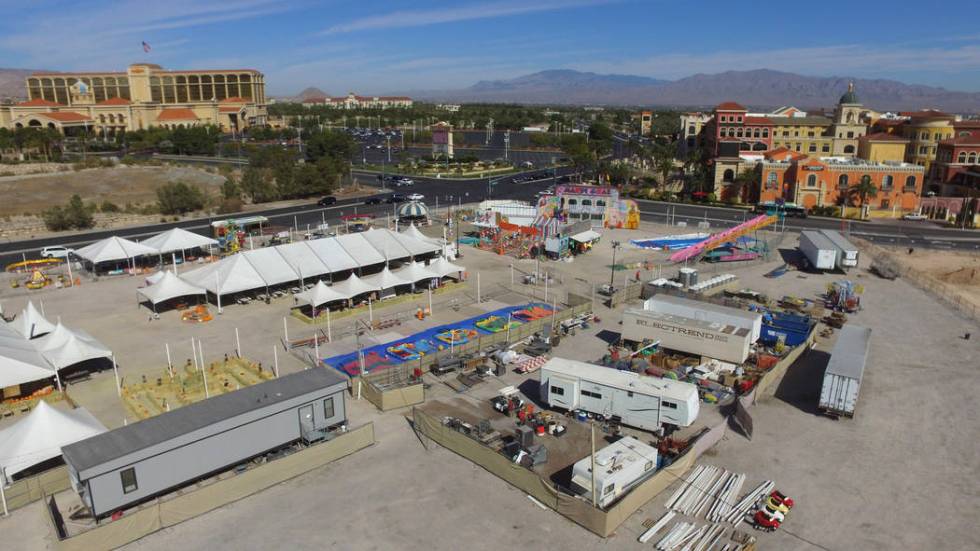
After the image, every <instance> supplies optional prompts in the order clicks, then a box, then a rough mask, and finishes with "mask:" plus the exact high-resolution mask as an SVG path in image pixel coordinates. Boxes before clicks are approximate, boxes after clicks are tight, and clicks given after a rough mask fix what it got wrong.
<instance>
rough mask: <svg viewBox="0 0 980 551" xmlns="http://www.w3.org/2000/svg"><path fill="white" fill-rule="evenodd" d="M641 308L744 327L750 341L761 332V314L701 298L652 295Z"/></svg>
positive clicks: (757, 338)
mask: <svg viewBox="0 0 980 551" xmlns="http://www.w3.org/2000/svg"><path fill="white" fill-rule="evenodd" d="M643 309H644V310H650V311H652V312H662V313H664V314H671V315H674V316H683V317H685V318H691V319H696V320H702V321H711V322H717V323H725V324H728V325H734V326H735V327H744V328H746V329H748V330H750V331H751V332H752V342H755V341H757V340H759V336H760V335H761V334H762V314H759V313H758V312H749V311H748V310H742V309H741V308H731V307H729V306H722V305H720V304H713V303H711V302H704V301H703V300H692V299H689V298H683V297H675V296H673V295H654V296H652V297H650V298H648V299H647V300H646V302H644V303H643Z"/></svg>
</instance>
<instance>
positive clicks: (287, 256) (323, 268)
mask: <svg viewBox="0 0 980 551" xmlns="http://www.w3.org/2000/svg"><path fill="white" fill-rule="evenodd" d="M310 243H312V242H311V241H297V242H296V243H288V244H286V245H279V246H278V247H276V250H277V251H279V254H280V255H282V258H283V259H284V260H285V261H286V262H287V263H288V264H289V266H290V267H291V268H292V269H293V271H294V272H296V274H297V278H298V279H303V280H307V279H311V278H316V277H319V276H322V275H325V274H329V273H330V272H331V270H330V268H329V267H328V266H327V264H325V263H324V261H323V260H322V259H321V258H320V257H319V256H317V254H316V253H315V252H314V251H313V249H312V248H311V247H310ZM299 276H302V277H299Z"/></svg>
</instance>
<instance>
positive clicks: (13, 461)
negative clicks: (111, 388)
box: [0, 400, 108, 484]
mask: <svg viewBox="0 0 980 551" xmlns="http://www.w3.org/2000/svg"><path fill="white" fill-rule="evenodd" d="M106 430H108V429H106V428H105V426H104V425H103V424H102V423H100V422H99V420H98V419H96V418H95V417H93V416H92V414H91V413H89V412H88V410H86V409H84V408H78V409H73V410H69V411H63V410H60V409H57V408H54V407H52V406H49V405H48V403H47V402H45V401H44V400H41V401H39V402H38V403H37V406H35V407H34V410H33V411H31V412H30V413H29V414H28V415H27V416H26V417H24V418H23V419H21V420H20V421H18V422H17V423H16V424H14V425H12V426H10V427H8V428H6V429H4V430H2V431H0V472H5V473H6V475H7V477H8V478H9V477H12V476H13V475H15V474H17V473H19V472H21V471H24V470H26V469H29V468H31V467H33V466H34V465H37V464H39V463H43V462H45V461H47V460H49V459H53V458H55V457H58V456H60V455H61V448H62V446H67V445H68V444H73V443H75V442H78V441H79V440H84V439H86V438H89V437H92V436H95V435H97V434H101V433H103V432H106ZM3 483H4V481H3V480H2V479H0V484H3Z"/></svg>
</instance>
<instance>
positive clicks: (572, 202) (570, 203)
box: [568, 199, 578, 206]
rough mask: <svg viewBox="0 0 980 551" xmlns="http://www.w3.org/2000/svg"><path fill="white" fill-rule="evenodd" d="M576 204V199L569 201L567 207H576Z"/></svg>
mask: <svg viewBox="0 0 980 551" xmlns="http://www.w3.org/2000/svg"><path fill="white" fill-rule="evenodd" d="M577 204H578V199H569V200H568V205H569V206H572V205H577Z"/></svg>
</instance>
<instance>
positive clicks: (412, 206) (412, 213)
mask: <svg viewBox="0 0 980 551" xmlns="http://www.w3.org/2000/svg"><path fill="white" fill-rule="evenodd" d="M397 212H398V217H399V218H428V217H429V208H428V207H426V206H425V204H424V203H420V202H418V201H409V202H407V203H403V204H402V205H401V206H400V207H398V211H397Z"/></svg>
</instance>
